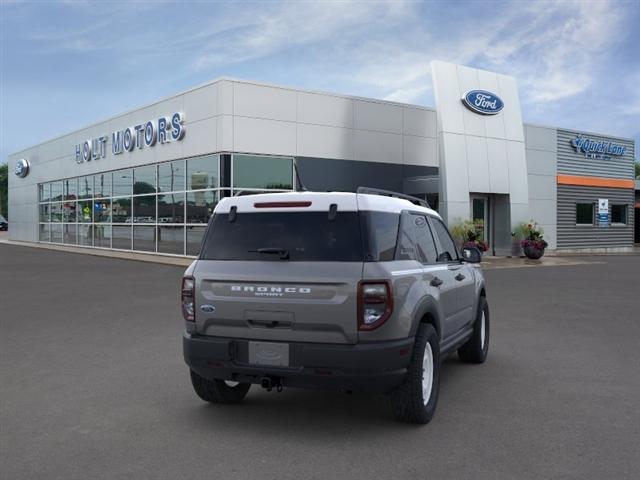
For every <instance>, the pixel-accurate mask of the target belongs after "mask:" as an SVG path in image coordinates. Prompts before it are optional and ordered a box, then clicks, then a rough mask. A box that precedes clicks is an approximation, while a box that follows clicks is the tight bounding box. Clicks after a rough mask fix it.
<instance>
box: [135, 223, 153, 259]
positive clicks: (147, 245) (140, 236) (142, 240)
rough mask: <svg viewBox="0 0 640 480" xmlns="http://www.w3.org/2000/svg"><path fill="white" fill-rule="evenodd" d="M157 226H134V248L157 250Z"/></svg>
mask: <svg viewBox="0 0 640 480" xmlns="http://www.w3.org/2000/svg"><path fill="white" fill-rule="evenodd" d="M155 233H156V227H146V226H145V227H141V226H138V225H136V226H135V227H133V249H134V250H139V251H142V252H155V251H156V235H155Z"/></svg>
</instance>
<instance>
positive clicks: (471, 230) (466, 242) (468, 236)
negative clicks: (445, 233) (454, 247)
mask: <svg viewBox="0 0 640 480" xmlns="http://www.w3.org/2000/svg"><path fill="white" fill-rule="evenodd" d="M483 231H484V224H483V222H482V221H481V220H476V221H473V220H458V221H457V222H456V223H454V224H453V225H452V227H451V233H452V235H453V237H454V238H455V239H456V241H457V242H458V246H459V247H461V248H464V247H467V248H468V247H474V248H477V249H478V250H480V252H482V253H484V252H486V251H487V250H489V244H488V243H487V242H485V241H484V240H482V232H483Z"/></svg>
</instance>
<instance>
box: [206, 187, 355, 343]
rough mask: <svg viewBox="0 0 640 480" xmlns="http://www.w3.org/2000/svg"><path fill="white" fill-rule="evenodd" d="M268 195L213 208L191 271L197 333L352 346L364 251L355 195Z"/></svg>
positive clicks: (242, 198)
mask: <svg viewBox="0 0 640 480" xmlns="http://www.w3.org/2000/svg"><path fill="white" fill-rule="evenodd" d="M268 197H271V196H270V195H266V196H263V195H259V196H254V197H240V198H238V199H235V198H231V199H225V200H224V202H223V203H221V204H220V205H219V207H220V208H216V213H215V215H214V218H213V219H212V223H211V225H210V227H209V229H208V231H207V234H206V238H205V241H204V243H203V248H202V252H201V255H200V259H199V261H198V262H197V265H196V268H195V270H194V277H195V279H196V298H195V301H196V305H195V312H196V313H195V320H196V330H197V332H198V333H200V334H202V335H213V336H219V337H232V338H246V339H259V340H276V341H294V342H322V343H356V342H357V338H358V332H357V288H358V282H359V281H360V280H361V278H362V267H363V259H364V254H363V242H362V235H361V229H360V217H359V214H358V212H357V207H356V201H355V196H354V195H352V196H350V197H345V198H347V199H348V200H347V201H345V198H342V199H341V201H340V202H339V203H340V209H337V203H334V204H333V205H335V206H332V205H331V199H330V197H329V196H325V195H323V196H322V197H321V198H320V200H318V196H317V194H316V195H314V196H310V198H312V200H309V201H299V200H300V197H299V196H296V198H295V200H296V201H289V202H274V201H271V202H266V201H262V200H264V199H265V198H268ZM275 197H276V199H279V198H288V199H291V197H287V196H286V194H285V195H277V196H275ZM249 199H251V200H249ZM269 200H272V199H271V198H269ZM303 200H304V198H303ZM333 201H334V202H335V199H334V200H333Z"/></svg>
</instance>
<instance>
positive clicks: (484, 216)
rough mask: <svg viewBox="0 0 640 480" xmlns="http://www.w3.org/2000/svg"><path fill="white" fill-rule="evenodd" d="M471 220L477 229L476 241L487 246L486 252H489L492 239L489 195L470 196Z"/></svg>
mask: <svg viewBox="0 0 640 480" xmlns="http://www.w3.org/2000/svg"><path fill="white" fill-rule="evenodd" d="M471 220H473V223H474V224H475V225H476V227H477V230H476V231H477V232H478V240H482V241H483V242H486V243H487V244H489V251H488V252H491V244H492V239H493V235H492V234H491V228H492V223H493V222H492V215H491V197H490V196H489V195H479V194H474V195H471ZM488 252H487V253H488Z"/></svg>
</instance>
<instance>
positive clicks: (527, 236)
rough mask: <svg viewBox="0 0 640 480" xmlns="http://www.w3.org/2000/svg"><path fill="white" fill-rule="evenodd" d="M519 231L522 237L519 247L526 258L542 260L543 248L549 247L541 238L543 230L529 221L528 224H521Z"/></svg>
mask: <svg viewBox="0 0 640 480" xmlns="http://www.w3.org/2000/svg"><path fill="white" fill-rule="evenodd" d="M519 231H520V232H521V235H522V237H523V238H522V240H521V241H520V245H522V249H523V250H524V254H525V255H526V257H527V258H530V259H532V260H538V259H539V258H542V256H543V255H544V250H545V248H547V246H548V245H549V244H548V243H547V242H546V240H545V239H544V238H543V234H544V230H543V229H542V228H541V227H539V226H538V224H537V223H536V222H534V221H533V220H531V221H529V222H528V223H522V224H521V225H520V228H519Z"/></svg>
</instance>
